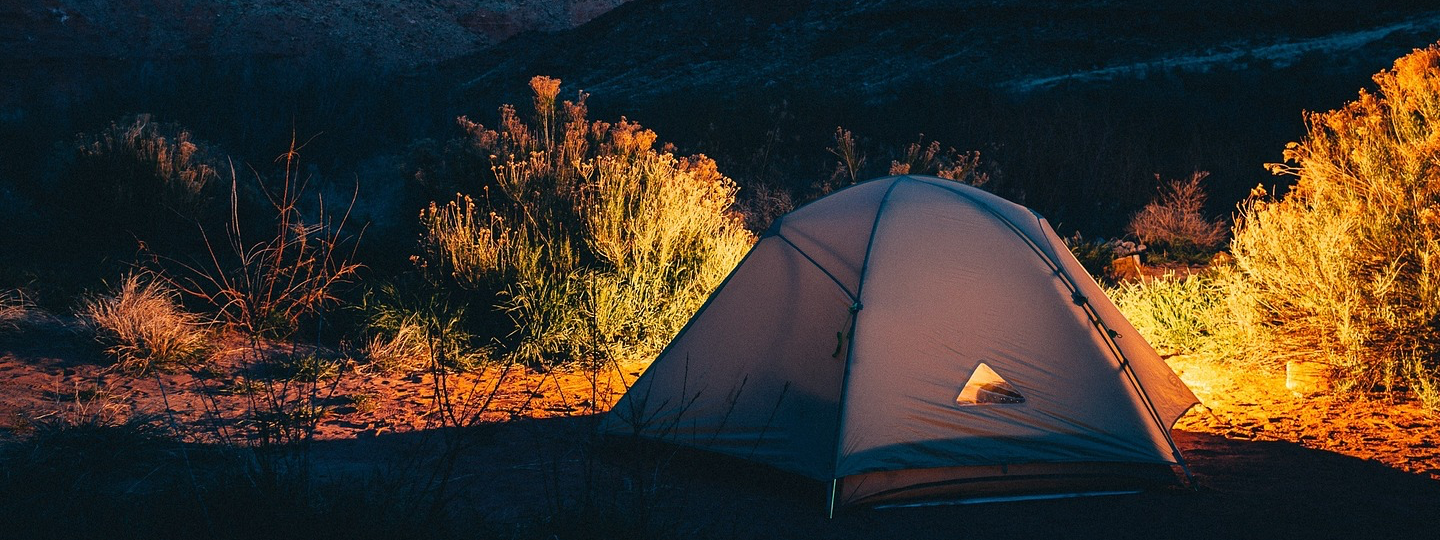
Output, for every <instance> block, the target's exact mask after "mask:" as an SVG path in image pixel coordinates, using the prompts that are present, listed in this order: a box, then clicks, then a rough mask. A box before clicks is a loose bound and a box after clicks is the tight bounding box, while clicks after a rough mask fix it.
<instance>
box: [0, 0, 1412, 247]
mask: <svg viewBox="0 0 1440 540" xmlns="http://www.w3.org/2000/svg"><path fill="white" fill-rule="evenodd" d="M612 8H613V9H612ZM1437 38H1440V9H1437V8H1435V7H1416V5H1415V3H1414V2H1409V1H1403V0H1377V1H1374V2H1366V3H1357V2H1352V1H1348V0H1314V1H1304V0H1257V1H1254V2H1245V3H1200V4H1195V3H1192V2H1183V1H1179V0H1158V1H1157V0H1094V1H1087V2H1068V1H1059V0H1050V1H1025V0H968V1H966V0H961V1H940V0H874V1H865V2H859V1H851V2H830V1H811V0H771V1H763V0H729V1H721V0H632V1H624V0H564V1H557V2H547V1H540V0H468V1H462V0H311V1H306V2H286V1H281V0H240V1H233V2H227V1H221V0H192V1H181V0H114V1H101V0H12V1H10V2H4V3H0V67H3V68H4V70H3V71H0V138H3V139H13V140H18V141H22V142H21V144H17V145H13V146H10V147H6V148H4V149H0V177H10V178H12V179H14V180H15V181H16V182H17V183H20V184H22V185H24V184H27V183H31V182H34V183H36V184H37V185H39V184H43V181H41V180H39V177H40V176H41V172H42V171H43V170H44V167H45V166H46V165H45V161H46V159H49V158H48V156H49V155H50V154H51V153H52V149H53V147H54V143H55V142H56V141H63V140H66V139H68V138H70V137H72V136H73V135H74V134H75V133H77V132H82V131H88V130H94V129H97V128H98V127H99V126H103V125H106V124H107V123H108V122H110V121H113V120H115V119H116V118H118V117H120V116H123V115H126V114H133V113H138V112H148V113H153V114H154V115H155V116H156V118H159V119H162V120H165V121H175V122H179V123H181V124H183V125H185V126H188V127H190V128H191V129H193V130H194V131H195V132H196V133H197V135H198V136H200V137H203V138H205V139H206V140H209V141H211V142H214V143H217V144H219V145H221V146H223V147H225V148H227V151H228V152H230V153H231V154H232V155H236V156H237V157H239V159H241V160H242V161H251V160H257V159H259V160H268V159H270V158H271V157H273V155H274V152H276V148H280V147H283V142H284V141H285V140H287V138H288V137H289V136H290V135H291V134H292V133H299V134H306V135H315V134H323V135H322V136H319V137H318V138H317V139H316V141H315V142H314V143H313V144H312V145H311V146H309V147H307V152H309V154H308V156H307V157H308V158H309V159H310V160H311V163H315V164H316V166H317V167H318V170H319V172H320V173H323V174H325V175H326V176H330V177H339V178H346V177H353V176H354V173H357V172H358V173H360V176H367V175H366V174H365V173H366V172H367V171H365V170H363V169H365V168H367V167H371V165H369V164H370V163H374V162H376V160H377V159H382V158H383V159H384V160H389V161H390V162H396V160H403V158H404V155H405V154H406V153H407V152H409V151H410V150H409V148H411V145H412V143H414V142H415V141H418V140H424V139H432V140H445V139H447V138H450V137H453V136H455V135H456V132H455V130H454V127H453V126H454V124H453V121H454V118H455V117H456V116H458V115H461V114H464V115H469V116H470V117H471V118H472V119H473V120H475V121H477V122H481V123H486V124H491V123H493V122H494V119H495V114H494V111H495V108H496V107H498V106H499V105H500V104H502V103H516V104H525V103H528V102H529V100H530V96H529V92H530V91H529V88H528V87H527V84H526V83H527V81H528V80H529V79H530V77H532V76H535V75H549V76H552V77H557V78H560V79H562V80H563V81H564V85H565V86H564V88H563V90H562V97H567V98H571V99H573V97H574V96H575V95H576V94H575V92H576V91H577V90H584V91H587V92H589V93H591V94H592V97H591V98H590V101H589V105H590V109H591V112H592V117H594V118H600V119H606V120H613V119H615V118H617V117H619V116H621V115H626V116H628V117H629V118H630V119H632V120H637V121H639V122H641V123H642V124H644V125H645V126H646V127H648V128H652V129H655V130H656V131H657V132H658V133H659V136H660V138H661V140H663V141H671V142H674V143H676V144H677V145H678V146H679V148H680V150H681V151H683V152H703V153H706V154H708V155H710V156H711V157H713V158H715V159H716V160H717V162H718V163H719V164H720V166H721V169H722V170H723V171H724V172H725V173H726V174H727V175H730V176H732V177H734V178H736V179H737V180H739V181H741V183H742V184H746V185H766V186H775V187H779V188H783V189H784V190H787V191H789V192H790V193H791V194H792V195H793V196H794V197H795V198H796V200H806V199H808V198H809V197H813V196H814V195H815V194H816V190H815V185H816V183H817V182H825V181H827V180H830V179H833V178H832V177H833V175H834V173H835V160H834V157H833V155H831V153H830V152H828V151H827V148H829V147H831V146H833V145H834V144H835V141H834V140H833V135H834V133H835V130H836V127H837V126H841V127H844V128H846V129H849V130H853V132H854V133H855V136H856V137H857V140H858V144H859V149H860V151H861V152H862V153H864V154H865V155H866V156H867V157H868V160H867V161H866V165H867V166H866V168H865V170H863V171H860V174H858V175H857V176H858V177H873V176H878V175H883V174H886V173H887V172H888V170H889V167H888V166H889V163H890V161H891V159H895V158H896V157H897V154H898V153H901V152H903V147H904V145H906V144H907V143H911V142H916V141H920V139H921V138H922V136H921V134H924V135H923V139H924V141H922V142H926V143H928V141H932V140H939V141H941V142H942V143H943V145H944V146H945V147H954V148H956V149H958V150H960V151H969V150H978V151H980V152H981V153H982V155H983V156H984V167H985V169H986V171H987V172H988V173H989V174H990V175H991V177H992V183H991V188H992V189H994V190H996V191H997V192H998V193H1000V194H1002V195H1004V196H1006V197H1009V198H1011V199H1012V200H1016V201H1019V202H1022V203H1024V204H1027V205H1030V206H1032V207H1034V208H1036V209H1038V210H1040V211H1041V212H1044V213H1046V215H1047V216H1049V217H1050V218H1051V221H1052V222H1057V223H1061V224H1063V225H1064V226H1066V227H1070V228H1071V230H1073V229H1074V228H1080V229H1082V230H1086V231H1098V232H1100V233H1102V234H1106V235H1111V234H1116V233H1118V232H1119V231H1120V229H1121V227H1122V226H1123V224H1124V223H1125V222H1126V221H1127V220H1128V216H1129V214H1130V213H1132V212H1134V211H1135V209H1136V208H1139V207H1140V206H1141V205H1143V204H1144V203H1145V202H1146V200H1148V199H1149V198H1150V197H1151V196H1153V194H1154V193H1155V192H1154V188H1155V177H1156V175H1160V176H1163V177H1168V178H1175V177H1182V176H1188V175H1189V174H1191V173H1192V172H1194V171H1197V170H1201V171H1209V172H1211V173H1212V174H1211V175H1210V177H1209V178H1210V179H1209V180H1207V182H1208V183H1209V187H1210V189H1211V191H1212V194H1213V195H1214V196H1213V197H1212V199H1211V201H1212V206H1213V208H1212V209H1211V210H1212V213H1215V214H1218V215H1225V214H1228V213H1229V212H1230V211H1231V210H1232V209H1233V204H1234V202H1235V201H1236V200H1238V199H1240V198H1242V197H1243V196H1244V195H1245V194H1246V193H1249V190H1250V188H1252V187H1254V186H1255V185H1256V184H1257V183H1263V184H1265V185H1267V186H1269V185H1274V184H1281V186H1280V187H1281V188H1283V184H1284V183H1285V182H1287V181H1288V180H1286V179H1283V178H1282V179H1277V178H1275V177H1273V176H1271V175H1270V174H1269V173H1267V172H1266V171H1265V170H1264V169H1263V167H1262V165H1263V164H1264V163H1265V162H1269V161H1277V160H1279V159H1280V152H1281V149H1283V148H1284V145H1285V143H1286V142H1288V141H1292V140H1295V139H1296V138H1298V137H1299V136H1300V135H1301V133H1302V132H1303V130H1302V128H1303V117H1302V111H1304V110H1325V109H1331V108H1335V107H1338V106H1340V105H1341V104H1343V103H1344V101H1345V100H1348V99H1353V98H1354V96H1355V91H1356V89H1358V88H1360V87H1363V86H1365V85H1367V84H1369V76H1370V74H1372V73H1374V72H1376V71H1377V70H1379V69H1382V68H1384V67H1386V66H1388V65H1389V64H1390V62H1391V60H1393V59H1394V58H1396V57H1398V56H1401V55H1403V54H1405V53H1407V52H1408V51H1410V50H1411V49H1413V48H1417V47H1424V46H1427V45H1429V44H1431V43H1433V42H1434V41H1435V40H1436V39H1437ZM372 172H373V171H372ZM410 172H413V171H410ZM385 174H390V173H389V172H386V173H385ZM0 180H4V178H0ZM756 191H757V190H745V191H742V194H745V196H748V194H750V193H755V192H756ZM1066 232H1069V231H1066Z"/></svg>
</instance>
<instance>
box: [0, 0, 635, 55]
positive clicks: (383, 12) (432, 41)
mask: <svg viewBox="0 0 1440 540" xmlns="http://www.w3.org/2000/svg"><path fill="white" fill-rule="evenodd" d="M623 1H624V0H564V1H558V2H551V1H537V0H469V1H465V0H360V1H355V0H318V1H306V2H289V1H282V0H242V1H228V0H201V1H190V2H179V1H174V0H170V1H166V0H120V1H93V0H17V1H14V2H6V3H5V4H4V5H3V6H0V51H4V52H0V62H5V61H45V60H76V59H102V58H177V57H191V58H193V57H212V56H214V57H227V56H249V55H256V56H275V57H308V56H332V57H341V56H343V57H351V58H360V59H365V60H368V61H371V62H374V63H376V64H378V65H381V66H386V67H391V66H406V67H408V66H416V65H421V64H426V63H431V62H436V61H440V60H446V59H449V58H453V57H456V56H460V55H463V54H468V53H473V52H476V51H478V50H481V49H484V48H486V47H489V46H492V45H494V44H496V43H499V42H501V41H503V40H505V39H507V38H509V37H511V36H513V35H515V34H518V33H521V32H526V31H532V30H533V31H540V32H551V31H556V30H564V29H568V28H572V27H575V26H577V25H580V24H584V23H585V22H587V21H589V20H590V19H593V18H594V17H595V16H596V15H599V14H601V13H604V12H605V11H607V10H609V9H611V8H613V7H615V6H616V5H619V4H620V3H622V2H623Z"/></svg>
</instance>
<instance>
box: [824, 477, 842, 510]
mask: <svg viewBox="0 0 1440 540" xmlns="http://www.w3.org/2000/svg"><path fill="white" fill-rule="evenodd" d="M839 488H840V479H839V478H831V479H830V509H829V511H828V512H826V515H825V518H826V519H835V496H836V494H837V492H838V491H840V490H839Z"/></svg>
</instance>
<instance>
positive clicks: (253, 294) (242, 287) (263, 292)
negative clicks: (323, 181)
mask: <svg viewBox="0 0 1440 540" xmlns="http://www.w3.org/2000/svg"><path fill="white" fill-rule="evenodd" d="M276 161H278V162H281V163H283V166H284V168H283V170H282V171H281V172H280V177H279V179H278V181H275V182H266V181H265V179H264V178H263V177H262V176H261V175H260V174H259V173H258V172H257V173H255V175H254V177H255V182H254V184H255V188H256V190H257V191H258V192H259V193H260V194H261V195H263V196H264V198H265V200H266V202H267V203H268V208H266V210H265V211H264V212H262V215H261V216H260V217H259V218H254V217H252V218H250V219H252V220H254V221H255V222H257V223H263V224H264V225H262V227H264V228H263V229H261V230H260V231H258V232H257V231H254V230H248V229H250V228H249V227H246V226H245V222H244V221H242V219H241V208H242V205H241V204H240V203H241V201H240V199H241V195H240V193H241V188H240V178H239V177H238V175H236V174H235V172H234V171H233V170H232V171H231V172H230V175H229V176H230V178H229V180H230V193H229V197H230V201H229V202H230V213H229V216H227V217H228V219H226V220H222V222H221V223H220V224H219V225H220V226H221V227H223V231H212V232H213V234H212V233H204V235H203V239H204V242H205V244H204V249H205V254H204V255H203V256H202V257H201V258H200V259H201V260H202V261H204V262H192V261H184V260H180V259H178V258H168V259H166V262H167V263H168V264H169V265H170V266H171V267H173V268H175V271H173V272H170V273H167V274H165V276H166V277H167V278H169V279H168V282H169V283H170V284H171V285H173V286H174V287H175V288H177V289H179V290H180V291H182V292H184V293H186V294H187V295H189V296H191V297H194V298H197V299H199V300H201V301H203V302H205V303H207V304H209V305H210V306H212V307H213V309H214V311H215V313H216V314H217V316H218V318H219V319H220V320H221V321H222V322H224V323H225V324H226V325H227V326H229V327H230V328H233V329H236V330H239V331H241V332H243V333H245V334H246V335H248V336H249V337H251V338H252V339H258V338H260V337H268V338H280V339H285V338H289V337H292V336H293V335H294V334H295V333H296V332H298V331H299V330H300V328H301V326H302V325H303V324H304V323H306V322H309V321H312V320H314V319H315V318H317V317H319V316H321V315H323V314H324V313H325V312H326V310H327V309H329V308H330V307H333V306H334V305H335V304H336V303H338V298H337V296H336V294H337V292H338V290H339V289H341V288H342V287H343V286H344V285H346V284H348V283H349V282H350V281H351V280H353V279H354V277H355V274H356V272H358V271H359V269H360V268H361V265H360V264H359V263H356V262H355V257H354V254H355V253H354V249H355V243H356V242H358V238H357V237H354V236H350V235H348V234H347V233H346V231H345V227H346V225H347V222H348V219H349V217H350V210H351V209H352V208H353V206H354V201H355V199H354V195H355V194H358V191H357V192H356V193H355V194H352V197H351V200H350V205H349V206H345V207H342V208H340V212H338V213H339V215H338V216H337V215H336V212H334V210H335V209H333V208H330V207H327V206H326V203H325V200H324V197H323V196H316V197H315V199H314V200H313V206H307V205H306V203H307V202H309V201H308V197H307V193H306V187H307V185H308V184H309V182H308V180H307V179H303V178H301V177H300V155H299V148H298V147H297V145H296V141H295V140H294V139H292V140H291V141H290V148H289V150H288V151H286V152H285V153H284V154H281V155H280V156H279V158H277V159H276ZM357 190H358V187H357ZM307 210H309V211H308V212H307Z"/></svg>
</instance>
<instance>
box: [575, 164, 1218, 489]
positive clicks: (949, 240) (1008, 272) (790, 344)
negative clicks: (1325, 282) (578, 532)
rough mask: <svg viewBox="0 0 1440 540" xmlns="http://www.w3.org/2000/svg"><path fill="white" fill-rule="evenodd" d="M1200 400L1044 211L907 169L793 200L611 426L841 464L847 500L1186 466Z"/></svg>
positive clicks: (765, 457)
mask: <svg viewBox="0 0 1440 540" xmlns="http://www.w3.org/2000/svg"><path fill="white" fill-rule="evenodd" d="M1196 403H1197V400H1196V399H1195V395H1194V394H1193V393H1191V392H1190V389H1189V388H1187V387H1186V386H1185V384H1184V383H1182V382H1181V381H1180V379H1179V378H1178V377H1176V376H1175V373H1174V372H1172V371H1171V370H1170V368H1169V366H1167V365H1166V364H1165V362H1164V361H1163V360H1162V359H1161V358H1160V357H1159V355H1157V354H1156V353H1155V351H1154V349H1152V348H1151V347H1150V345H1149V344H1148V343H1146V342H1145V340H1144V338H1142V337H1140V335H1139V334H1137V333H1136V331H1135V329H1134V327H1132V326H1131V325H1130V323H1129V321H1126V320H1125V317H1124V316H1123V315H1121V314H1120V312H1119V310H1118V309H1116V307H1115V305H1114V304H1113V303H1111V301H1110V300H1109V299H1108V298H1106V297H1105V294H1104V292H1102V291H1101V289H1100V287H1099V286H1098V285H1096V283H1095V281H1094V280H1093V279H1091V277H1090V276H1089V274H1087V273H1086V272H1085V270H1084V268H1082V267H1081V266H1080V264H1079V262H1077V261H1076V260H1075V258H1074V256H1072V255H1071V254H1070V252H1069V250H1068V249H1066V247H1065V244H1064V242H1063V241H1062V240H1061V239H1060V237H1059V236H1057V235H1056V234H1055V232H1054V230H1052V229H1051V228H1050V225H1049V224H1048V223H1046V221H1045V219H1044V218H1042V217H1040V216H1039V215H1038V214H1036V213H1034V212H1032V211H1031V210H1029V209H1027V208H1025V207H1023V206H1020V205H1017V204H1014V203H1011V202H1009V201H1006V200H1004V199H1002V198H1000V197H997V196H995V195H992V194H990V193H987V192H984V191H981V190H979V189H975V188H973V187H970V186H967V185H964V184H961V183H958V182H954V181H951V180H945V179H940V178H933V177H925V176H894V177H888V178H881V179H877V180H872V181H869V182H864V183H861V184H857V185H855V186H851V187H849V188H846V189H843V190H840V191H837V192H835V193H833V194H831V195H829V196H826V197H824V198H822V199H819V200H817V201H815V202H813V203H811V204H808V205H806V206H804V207H801V208H799V209H797V210H795V211H793V212H790V213H789V214H786V215H784V216H782V217H781V218H780V219H777V220H776V221H775V224H774V225H773V226H771V228H770V229H769V230H768V231H766V232H765V233H764V234H763V235H762V236H761V238H760V240H759V242H757V243H756V244H755V246H754V247H753V248H752V249H751V250H750V253H749V254H748V255H746V257H745V259H744V260H743V261H742V262H741V263H740V264H739V265H738V266H737V267H736V268H735V270H734V271H732V273H731V274H730V276H729V277H727V278H726V280H725V282H724V283H723V284H721V286H720V287H719V288H718V289H717V290H716V291H715V293H714V294H713V295H711V297H710V298H709V300H707V301H706V303H705V305H704V306H703V307H701V308H700V310H699V312H697V313H696V314H695V316H694V318H692V319H691V320H690V322H689V324H687V325H686V326H685V328H684V329H683V330H681V331H680V333H679V334H678V335H677V336H676V337H675V339H674V340H673V341H672V342H671V343H670V345H669V346H668V347H666V349H665V350H664V352H662V353H661V354H660V356H659V357H658V358H657V359H656V360H655V362H654V363H653V364H651V366H650V367H649V368H648V369H647V370H646V371H645V373H644V374H643V375H641V376H640V378H639V379H637V380H636V381H635V383H634V384H633V385H632V386H631V388H630V390H629V391H628V392H627V393H626V395H625V396H624V397H623V398H621V400H620V401H619V402H618V403H617V404H616V405H615V407H614V409H612V411H611V413H610V414H609V415H608V417H607V418H606V420H605V422H604V423H603V424H602V425H601V429H602V430H603V431H604V432H606V433H610V434H617V435H620V434H634V435H638V436H641V437H645V438H653V439H660V440H663V441H667V442H671V443H676V444H680V445H684V446H691V447H695V448H699V449H702V450H708V451H713V452H718V453H722V454H728V455H731V456H736V457H739V458H743V459H747V460H752V461H755V462H759V463H762V464H766V465H769V466H773V467H776V468H779V469H782V470H785V471H790V472H794V473H798V474H800V475H803V476H807V477H810V478H814V479H817V480H820V481H823V482H825V483H826V484H828V485H829V487H830V495H829V504H830V511H831V512H832V513H833V511H834V509H835V507H836V505H837V504H840V505H849V504H872V503H880V502H893V501H895V500H905V499H910V498H914V497H921V498H926V497H934V496H936V495H939V494H946V495H952V494H954V493H956V492H959V493H962V494H966V495H968V496H974V495H991V496H993V495H996V494H1006V495H1013V494H1018V493H1026V494H1032V495H1033V494H1038V493H1051V494H1054V493H1072V494H1073V493H1077V492H1084V491H1087V490H1088V491H1090V492H1094V491H1096V490H1097V488H1098V486H1100V485H1102V484H1104V485H1115V484H1113V482H1121V483H1125V484H1126V485H1127V486H1133V485H1134V484H1130V483H1129V482H1131V481H1134V480H1136V479H1139V478H1145V479H1148V480H1150V481H1154V480H1155V479H1157V478H1163V479H1164V480H1166V481H1171V482H1173V481H1174V480H1175V479H1176V477H1175V473H1174V470H1173V469H1172V468H1171V466H1172V465H1178V466H1180V467H1181V468H1184V467H1185V465H1184V460H1183V458H1182V457H1181V455H1180V451H1179V449H1178V448H1177V447H1176V446H1175V442H1174V441H1173V440H1172V439H1171V438H1170V428H1171V426H1172V425H1173V424H1174V423H1175V421H1176V420H1177V419H1178V418H1179V417H1180V416H1181V415H1182V414H1184V413H1185V411H1186V410H1188V409H1189V408H1190V407H1192V406H1193V405H1195V404H1196ZM1186 474H1187V475H1188V470H1186ZM1106 489H1113V488H1106Z"/></svg>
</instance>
